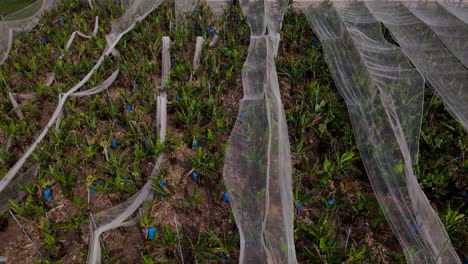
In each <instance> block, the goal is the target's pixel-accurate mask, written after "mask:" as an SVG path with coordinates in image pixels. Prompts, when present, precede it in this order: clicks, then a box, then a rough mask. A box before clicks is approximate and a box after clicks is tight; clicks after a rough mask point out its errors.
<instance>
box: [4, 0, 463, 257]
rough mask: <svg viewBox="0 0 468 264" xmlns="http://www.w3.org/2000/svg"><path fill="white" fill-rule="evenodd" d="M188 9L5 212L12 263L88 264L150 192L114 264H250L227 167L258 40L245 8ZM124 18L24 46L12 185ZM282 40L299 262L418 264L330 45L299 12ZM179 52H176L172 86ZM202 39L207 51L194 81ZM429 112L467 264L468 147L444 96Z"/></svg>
mask: <svg viewBox="0 0 468 264" xmlns="http://www.w3.org/2000/svg"><path fill="white" fill-rule="evenodd" d="M1 1H3V0H1ZM4 2H5V6H9V7H8V8H11V9H8V8H6V9H3V8H2V10H1V11H0V14H2V15H6V14H7V13H11V12H13V11H14V10H16V9H18V8H20V7H18V6H14V5H13V4H12V3H13V2H15V1H9V0H7V1H4ZM10 2H11V3H10ZM26 2H27V1H26ZM26 2H25V3H26ZM2 4H4V3H2ZM16 4H18V5H19V4H20V3H19V2H17V3H16ZM23 6H24V5H23ZM173 7H174V3H173V2H171V1H164V2H162V3H161V5H160V6H159V7H158V8H156V9H155V10H154V11H153V12H152V13H151V14H150V15H149V16H148V17H146V18H145V19H144V20H142V21H140V22H138V23H137V24H136V26H135V28H134V29H133V30H131V31H130V32H128V34H126V35H125V36H123V37H122V39H121V40H120V42H119V43H118V44H117V46H116V47H115V50H117V51H118V55H117V54H114V55H112V56H108V57H105V59H104V61H103V62H102V65H101V66H100V67H99V68H98V69H97V70H96V71H95V72H94V74H93V75H92V76H91V78H90V80H89V81H88V82H87V83H86V84H85V86H84V87H83V89H82V90H87V89H90V88H93V87H97V86H99V85H100V84H101V83H103V82H104V81H106V80H108V79H111V78H112V77H113V74H117V75H116V78H115V80H114V81H113V82H112V84H111V85H110V86H109V87H107V88H106V89H104V90H103V91H102V92H100V93H96V94H92V95H89V96H76V97H70V98H69V99H68V100H66V102H65V104H64V108H63V112H62V114H61V118H60V119H61V120H60V121H59V122H55V123H53V125H52V126H51V128H50V129H49V131H48V133H47V134H46V135H45V137H44V139H43V140H42V142H40V143H39V145H38V146H37V148H36V149H35V150H34V152H33V153H32V154H31V156H30V157H29V158H28V159H27V161H26V163H25V164H24V166H23V168H22V169H21V171H20V174H22V173H25V172H26V171H27V170H28V169H33V170H34V169H35V168H38V171H37V177H36V178H35V179H34V180H33V181H32V183H31V184H28V185H26V186H21V187H20V188H21V190H22V191H24V192H25V194H26V195H25V196H24V198H23V199H21V200H19V201H13V200H8V199H7V200H1V199H0V206H1V203H8V204H9V207H10V210H9V211H7V212H5V213H3V214H0V256H4V257H6V258H7V259H8V262H7V263H66V264H68V263H86V260H87V255H88V248H89V244H90V239H91V236H92V230H93V218H92V215H94V214H96V213H97V212H100V211H103V210H106V209H108V208H111V207H113V206H116V205H119V204H121V203H123V202H125V201H127V200H128V199H129V198H131V197H132V196H133V195H134V194H135V193H137V192H138V190H139V189H140V188H142V186H144V185H145V183H146V182H147V181H148V180H149V179H152V183H151V188H152V190H153V191H154V196H153V197H152V199H150V200H146V201H144V202H143V204H142V206H141V207H139V208H138V210H137V211H136V213H135V214H133V216H132V217H130V218H129V219H127V220H132V219H135V221H137V223H136V224H135V225H131V226H123V227H119V228H116V229H113V230H110V231H108V232H104V233H102V234H101V236H100V244H101V249H102V256H101V259H102V263H145V264H149V263H238V262H239V254H240V248H239V247H240V237H239V232H238V228H237V226H236V222H235V219H234V215H233V212H232V209H231V207H230V201H231V200H230V198H231V197H230V196H229V195H228V192H227V188H226V186H225V182H224V180H223V167H224V159H225V153H226V148H227V145H228V141H229V137H230V135H231V131H232V129H233V127H234V125H235V123H236V120H237V119H238V117H239V116H241V117H239V118H241V119H242V112H239V101H241V99H242V97H243V82H242V67H243V65H244V62H245V61H246V58H247V54H248V48H249V42H250V34H251V30H250V28H249V25H248V24H247V22H246V19H245V18H244V16H243V13H242V10H241V8H240V5H239V3H238V2H237V1H234V2H233V5H232V6H230V7H229V8H228V9H226V10H225V12H224V16H220V17H218V16H215V15H213V13H212V12H211V10H210V8H209V6H208V5H207V4H199V5H197V7H196V8H195V9H194V10H193V12H190V13H189V14H187V16H185V17H184V18H183V21H180V20H179V21H177V22H176V17H175V15H174V11H173ZM122 13H123V10H122V9H121V8H119V5H112V4H96V5H95V6H94V8H93V9H90V8H89V5H88V3H87V2H86V1H73V0H63V1H61V2H60V3H59V4H58V5H57V7H56V8H55V9H52V10H50V11H47V12H46V13H44V14H43V15H42V16H41V18H40V21H39V23H38V25H37V26H35V27H34V29H33V30H32V31H30V32H27V33H23V34H21V35H20V36H19V37H17V38H15V39H14V42H13V45H12V49H11V51H10V54H9V57H8V58H7V59H6V61H5V63H4V64H3V65H1V66H0V178H1V177H2V176H3V175H6V174H7V172H8V171H9V169H10V168H11V167H13V166H14V165H15V163H16V161H17V160H18V159H19V158H20V157H21V156H22V155H23V153H25V152H26V151H27V149H28V147H29V146H30V145H31V144H32V143H33V142H34V141H35V140H36V138H37V137H38V136H39V134H40V133H41V131H42V130H43V128H44V127H46V126H48V122H49V119H50V117H51V116H52V115H53V113H54V109H55V108H56V106H57V104H58V103H59V96H62V95H63V94H64V93H66V92H67V91H68V90H69V89H70V88H71V87H73V86H74V85H75V84H76V83H78V82H79V81H80V80H81V79H82V78H83V77H84V76H85V75H86V74H87V73H88V71H89V70H90V69H91V68H93V66H94V65H96V63H97V62H98V60H99V59H100V55H101V53H102V51H104V50H105V48H106V45H107V42H106V38H105V36H106V34H108V32H111V30H112V29H111V23H112V21H113V20H114V19H115V18H117V17H119V16H121V15H122ZM96 16H98V17H99V27H98V30H97V32H96V34H95V36H93V37H91V38H89V39H88V38H83V37H80V36H78V35H77V36H76V38H75V39H74V41H73V42H72V43H71V45H70V47H69V48H68V49H66V48H64V47H65V46H67V41H68V40H69V37H70V35H71V34H72V33H73V32H74V31H80V32H83V33H84V34H91V33H92V32H93V28H94V25H95V18H96ZM280 34H281V43H280V44H279V50H278V55H277V57H276V58H275V64H276V69H277V74H278V83H279V89H280V92H281V100H282V104H283V107H284V111H285V115H286V121H287V128H288V133H289V142H290V148H291V165H292V181H293V183H292V188H293V189H292V190H293V202H294V216H293V217H294V243H295V248H296V255H297V260H298V262H299V263H329V264H335V263H406V260H405V255H404V252H403V250H402V248H401V246H400V244H399V242H398V240H397V237H396V236H395V235H394V233H393V232H392V229H391V228H390V226H389V224H388V223H387V220H386V218H385V216H384V213H383V212H382V210H381V208H380V206H379V203H378V202H377V199H376V196H375V195H374V191H373V188H372V186H371V183H370V181H369V178H368V176H367V173H366V169H365V167H364V164H363V162H362V161H361V156H360V152H359V150H358V148H357V144H356V140H355V137H354V134H353V128H352V125H351V120H350V117H349V115H348V109H347V107H346V104H345V101H344V100H343V99H342V97H341V96H340V94H339V92H338V90H337V87H336V86H335V83H334V81H333V79H332V76H331V73H330V70H329V67H328V66H327V62H326V59H325V55H324V52H323V50H322V43H321V42H320V39H319V38H318V37H317V36H316V35H315V34H314V32H313V31H312V29H311V26H310V25H309V22H308V21H307V19H306V17H305V16H304V14H302V13H298V12H296V11H295V10H294V9H292V8H288V9H287V10H286V13H285V15H284V18H283V24H282V30H281V32H280ZM387 35H388V36H387V37H388V39H389V41H391V36H390V34H387ZM164 36H168V37H169V38H170V40H171V41H172V45H171V47H170V76H169V77H168V78H165V79H163V78H164V77H161V76H162V68H163V65H162V64H163V63H162V61H163V59H164V58H162V51H163V46H164V45H163V37H164ZM197 36H201V37H203V40H204V44H203V49H202V50H201V54H200V64H199V66H198V67H194V66H193V60H194V53H195V47H196V39H197ZM214 38H219V39H218V40H217V41H213V39H214ZM210 42H211V43H210ZM52 73H54V76H53V81H52V82H51V83H48V80H50V79H51V74H52ZM163 83H164V85H163ZM426 85H428V84H426ZM163 92H166V93H167V101H168V102H167V135H166V138H165V141H164V142H163V143H162V142H161V140H160V134H158V129H157V127H158V120H157V117H158V113H157V108H158V102H159V101H158V95H159V94H160V93H163ZM10 94H28V95H33V96H31V97H29V98H17V99H16V102H17V103H18V106H16V107H15V106H14V105H13V104H12V102H11V100H10V97H9V95H10ZM423 109H424V110H423V116H422V128H421V133H420V137H419V153H418V157H417V160H418V161H417V164H416V165H415V168H414V169H415V173H416V174H417V176H418V183H419V185H420V187H421V188H422V190H423V191H424V193H425V194H426V196H427V197H428V199H429V201H430V204H431V206H432V208H433V209H434V210H435V211H436V212H437V214H438V216H439V217H440V219H441V221H442V223H443V224H444V226H445V229H446V230H447V233H448V235H449V237H450V240H451V243H452V245H453V247H454V248H455V250H456V252H457V254H458V256H459V257H460V259H462V261H463V260H465V261H466V259H468V247H467V245H468V230H467V226H468V216H467V214H468V204H467V202H468V180H467V179H468V178H467V171H468V159H466V157H467V154H468V135H467V133H466V132H465V130H464V128H463V126H462V125H461V124H460V123H459V122H457V121H456V120H455V119H454V118H452V116H451V115H450V114H449V112H448V111H447V110H446V108H445V106H444V104H443V102H442V101H441V99H440V98H439V96H438V95H437V94H435V93H434V92H433V91H432V90H431V89H430V88H428V87H426V89H425V91H424V106H423ZM18 110H19V111H20V113H21V114H20V115H19V114H18ZM161 154H164V155H163V156H162V157H163V159H162V161H161V163H160V164H159V166H158V167H156V168H157V171H156V172H155V171H154V168H155V166H156V165H155V160H157V159H158V157H160V155H161ZM37 166H38V167H37ZM256 195H262V194H261V193H257V194H256ZM263 195H264V194H263ZM0 198H1V197H0ZM137 216H138V217H137ZM414 232H417V230H415V231H414ZM0 263H1V262H0ZM465 263H466V262H465Z"/></svg>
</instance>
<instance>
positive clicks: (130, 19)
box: [0, 0, 161, 193]
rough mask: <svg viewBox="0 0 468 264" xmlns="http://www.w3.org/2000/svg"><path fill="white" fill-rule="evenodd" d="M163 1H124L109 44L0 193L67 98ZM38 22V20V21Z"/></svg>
mask: <svg viewBox="0 0 468 264" xmlns="http://www.w3.org/2000/svg"><path fill="white" fill-rule="evenodd" d="M44 1H45V0H44ZM160 3H161V0H134V1H123V2H122V5H123V6H124V7H125V8H126V10H125V13H124V14H123V15H122V17H120V18H119V19H117V20H115V21H114V22H113V23H112V32H111V33H110V34H109V35H107V36H106V39H107V40H108V46H107V47H106V50H105V51H104V52H103V53H102V55H101V56H100V57H99V59H98V60H97V61H96V64H95V65H94V66H93V68H92V69H91V70H90V71H89V72H88V73H87V74H86V76H84V77H83V78H82V79H81V81H80V82H79V83H77V84H75V85H74V86H73V87H72V88H70V89H69V90H68V91H67V92H66V93H64V94H62V95H61V96H60V98H59V103H58V105H57V107H56V108H55V110H54V112H53V113H52V116H51V117H50V119H49V121H48V122H47V124H46V127H45V128H44V129H43V130H42V131H41V133H40V134H39V136H38V137H37V138H36V140H35V141H34V142H33V144H32V145H31V146H30V147H29V148H28V149H27V150H26V152H25V153H24V154H23V156H22V157H21V158H20V159H19V160H18V161H17V162H16V163H15V165H13V167H12V168H10V170H9V171H8V172H7V174H6V175H5V176H4V177H3V178H2V179H1V180H0V193H1V192H2V191H3V190H4V189H5V187H6V186H7V185H8V183H9V182H10V181H11V180H12V179H13V177H14V176H15V175H16V174H17V173H18V172H19V170H20V169H21V167H22V166H23V165H24V163H25V162H26V160H27V158H28V157H29V156H30V155H31V154H32V153H33V151H34V150H35V149H36V147H37V145H38V144H39V143H40V142H41V141H42V140H43V139H44V137H45V135H46V134H47V132H48V131H49V129H50V128H51V127H52V126H53V124H54V123H55V122H56V121H57V119H59V117H60V115H61V113H62V109H63V107H64V105H65V102H66V100H67V99H68V97H69V96H71V95H72V94H74V93H75V92H77V91H78V90H79V89H80V88H81V87H83V85H85V84H86V83H87V82H88V81H89V79H90V78H91V76H93V74H94V72H95V71H97V69H98V68H99V67H100V66H101V64H102V63H103V62H104V59H105V58H106V57H107V56H109V55H110V54H111V52H112V51H113V50H114V48H115V46H116V45H117V43H118V42H119V41H120V39H121V38H122V37H123V36H124V35H125V34H126V33H128V32H129V31H130V30H132V29H133V28H134V27H135V25H136V23H137V22H138V21H141V20H143V19H144V18H145V17H146V16H148V15H149V14H150V13H151V12H152V11H153V10H154V9H156V7H157V6H158V5H159V4H160ZM36 23H37V22H36Z"/></svg>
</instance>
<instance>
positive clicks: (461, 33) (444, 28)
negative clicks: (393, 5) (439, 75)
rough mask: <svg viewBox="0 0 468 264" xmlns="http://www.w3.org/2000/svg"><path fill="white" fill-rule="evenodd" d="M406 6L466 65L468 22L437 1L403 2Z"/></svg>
mask: <svg viewBox="0 0 468 264" xmlns="http://www.w3.org/2000/svg"><path fill="white" fill-rule="evenodd" d="M404 4H405V6H406V8H408V9H409V10H410V11H411V13H413V14H414V15H415V16H416V17H417V18H419V19H420V20H421V21H422V22H424V23H425V24H426V25H428V26H429V28H430V29H432V31H434V33H436V34H437V36H438V37H439V39H440V40H441V41H442V42H443V43H444V44H445V46H446V47H447V48H448V49H449V50H450V51H451V52H452V54H453V55H454V56H455V57H456V58H457V59H458V60H459V61H460V62H461V63H462V64H463V65H465V67H468V24H466V23H464V22H463V21H462V20H460V19H458V18H457V17H456V16H454V15H453V14H451V13H450V12H448V11H447V10H446V9H445V8H444V7H443V6H441V5H440V4H439V3H437V2H404Z"/></svg>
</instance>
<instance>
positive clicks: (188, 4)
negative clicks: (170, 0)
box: [174, 0, 197, 21]
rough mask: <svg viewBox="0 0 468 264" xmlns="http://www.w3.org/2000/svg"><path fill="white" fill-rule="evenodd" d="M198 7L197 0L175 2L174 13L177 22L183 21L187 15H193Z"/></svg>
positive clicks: (177, 0) (176, 0) (178, 0)
mask: <svg viewBox="0 0 468 264" xmlns="http://www.w3.org/2000/svg"><path fill="white" fill-rule="evenodd" d="M196 5H197V0H175V1H174V11H175V17H176V19H177V21H181V20H182V19H183V18H184V16H185V15H186V14H187V13H191V12H192V11H193V10H194V8H195V7H196Z"/></svg>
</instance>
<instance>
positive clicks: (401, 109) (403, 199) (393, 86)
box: [305, 2, 460, 264]
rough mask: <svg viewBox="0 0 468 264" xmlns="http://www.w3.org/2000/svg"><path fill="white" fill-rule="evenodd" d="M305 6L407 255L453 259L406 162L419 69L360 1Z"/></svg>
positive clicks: (417, 115)
mask: <svg viewBox="0 0 468 264" xmlns="http://www.w3.org/2000/svg"><path fill="white" fill-rule="evenodd" d="M305 13H306V16H307V19H308V20H309V22H310V24H311V26H312V28H313V30H314V32H315V33H316V34H317V35H318V37H319V38H320V41H321V43H322V47H323V50H324V53H325V56H326V60H327V63H328V65H329V68H330V71H331V74H332V77H333V80H334V82H335V84H336V86H337V88H338V90H339V92H340V94H341V95H342V97H343V98H344V99H345V102H346V105H347V107H348V111H349V115H350V117H351V122H352V125H353V129H354V135H355V137H356V143H357V146H358V149H359V152H360V154H361V157H362V161H363V162H364V166H365V168H366V171H367V174H368V176H369V179H370V182H371V184H372V187H373V189H374V191H375V194H376V197H377V199H378V201H379V203H380V206H381V208H382V210H383V212H384V215H385V217H386V218H387V220H388V222H389V224H390V227H391V228H392V230H393V232H394V234H395V235H396V237H397V238H398V240H399V242H400V244H401V246H402V248H403V251H404V254H405V256H406V260H407V263H418V264H419V263H421V264H422V263H440V264H442V263H460V259H459V258H458V257H457V255H456V253H455V251H454V249H453V247H452V245H451V243H450V240H449V238H448V235H447V232H446V231H445V229H444V226H443V224H442V222H441V221H440V219H439V218H438V216H437V213H436V212H435V211H434V210H433V209H432V207H431V205H430V203H429V201H428V199H427V197H426V196H425V194H424V192H423V191H422V190H421V188H420V187H419V184H418V182H417V177H416V175H415V172H414V169H413V164H414V163H415V162H416V156H417V153H418V141H419V133H420V128H421V117H422V108H423V99H424V96H423V95H424V79H423V77H422V76H421V75H420V73H419V71H418V70H416V69H415V68H414V67H413V66H412V65H411V63H410V62H409V60H408V59H407V58H406V56H405V55H404V53H403V52H402V51H401V50H400V49H399V48H398V47H397V46H394V45H392V44H390V43H388V42H387V41H386V40H385V38H384V36H383V35H382V31H381V27H380V24H379V22H378V21H377V20H376V19H375V18H374V17H373V16H372V15H371V13H370V12H369V10H368V9H367V7H366V6H365V5H364V3H363V2H334V3H333V4H332V3H330V2H324V3H322V4H317V6H312V7H310V8H309V9H308V10H307V11H306V12H305Z"/></svg>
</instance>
